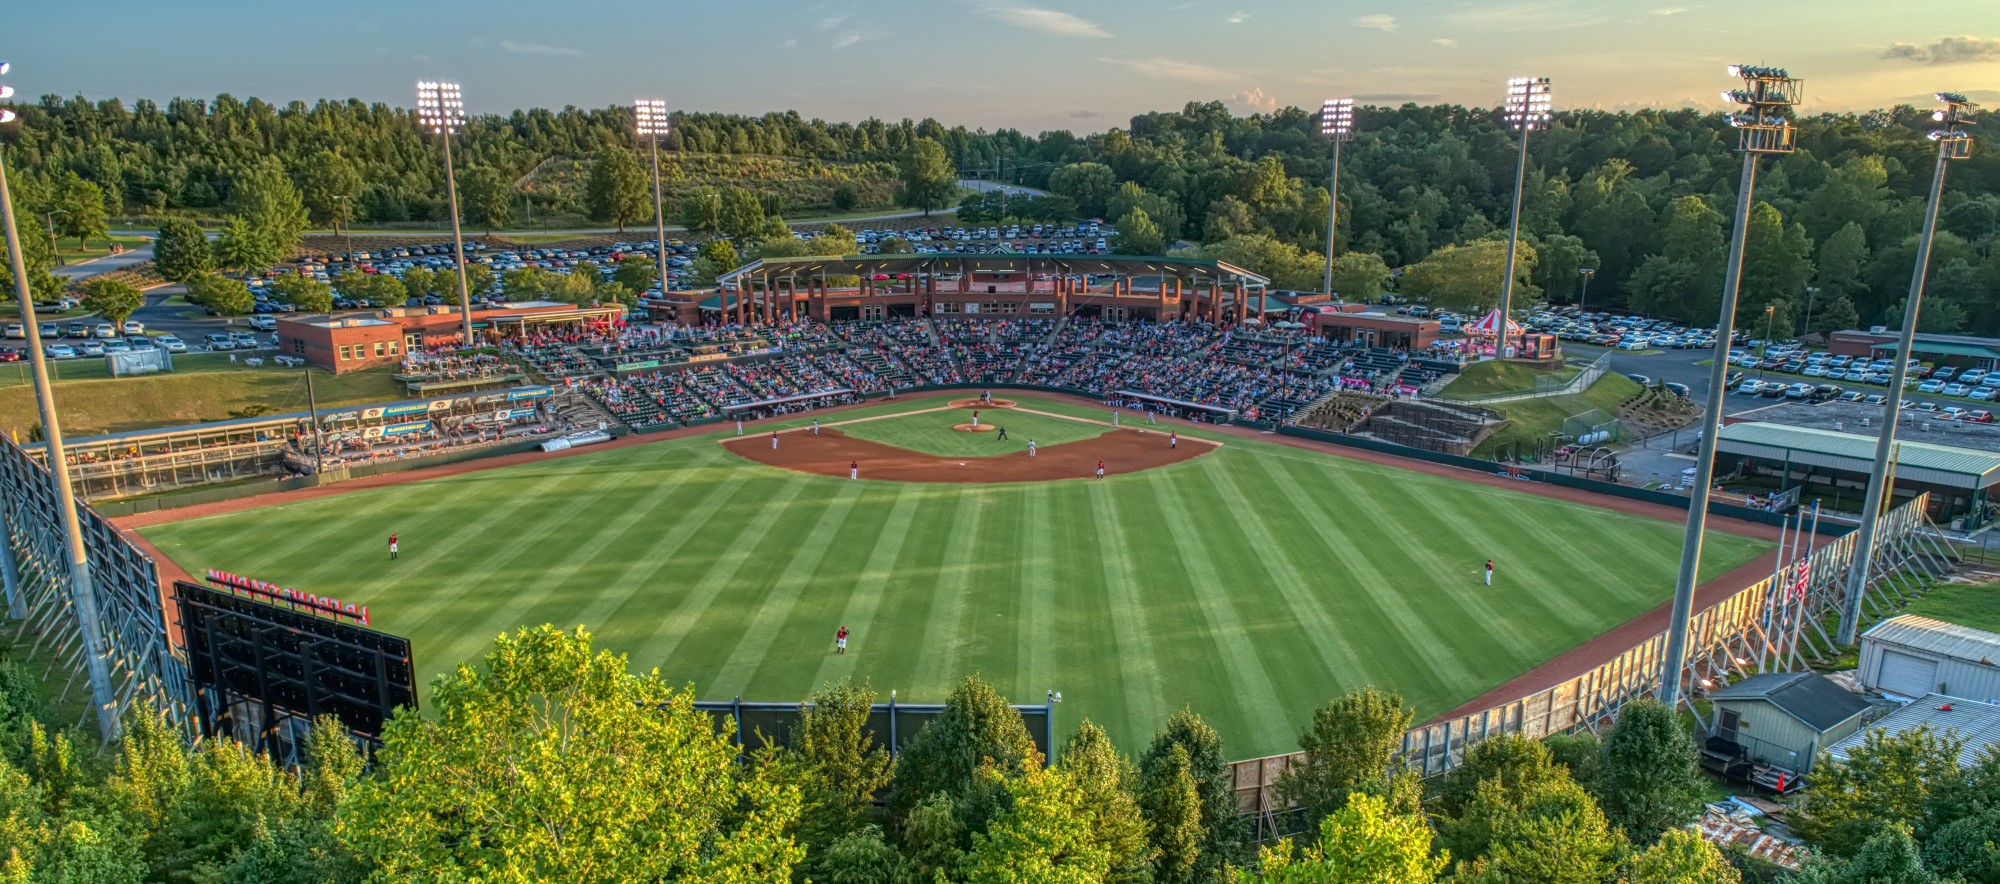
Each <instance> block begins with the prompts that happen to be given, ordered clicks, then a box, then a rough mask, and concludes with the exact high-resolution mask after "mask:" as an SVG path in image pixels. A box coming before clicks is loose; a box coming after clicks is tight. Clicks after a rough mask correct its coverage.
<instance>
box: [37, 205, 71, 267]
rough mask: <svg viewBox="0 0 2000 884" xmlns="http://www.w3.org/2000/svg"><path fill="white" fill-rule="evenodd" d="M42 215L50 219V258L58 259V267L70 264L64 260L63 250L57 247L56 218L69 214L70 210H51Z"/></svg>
mask: <svg viewBox="0 0 2000 884" xmlns="http://www.w3.org/2000/svg"><path fill="white" fill-rule="evenodd" d="M42 214H44V215H47V216H48V218H49V257H51V258H54V259H56V266H57V267H61V266H63V265H65V264H68V263H69V262H68V261H64V260H63V256H62V249H61V248H60V247H59V246H57V245H56V216H57V215H67V214H69V210H68V209H50V210H48V211H46V212H43V213H42Z"/></svg>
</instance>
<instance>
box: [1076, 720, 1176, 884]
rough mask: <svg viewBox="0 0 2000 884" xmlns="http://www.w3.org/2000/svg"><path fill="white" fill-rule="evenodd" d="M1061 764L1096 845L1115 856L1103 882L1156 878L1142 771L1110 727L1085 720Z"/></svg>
mask: <svg viewBox="0 0 2000 884" xmlns="http://www.w3.org/2000/svg"><path fill="white" fill-rule="evenodd" d="M1056 765H1057V767H1058V768H1060V769H1061V770H1062V771H1063V772H1064V773H1065V774H1067V775H1068V777H1069V787H1070V788H1071V789H1072V790H1074V791H1075V792H1076V794H1077V806H1078V809H1079V811H1080V813H1081V814H1082V815H1083V816H1084V817H1085V818H1086V819H1087V820H1088V822H1089V824H1090V836H1089V839H1090V841H1091V843H1092V845H1093V846H1094V848H1095V849H1098V850H1101V851H1102V852H1103V853H1104V855H1105V856H1106V857H1108V858H1109V863H1108V866H1107V868H1106V870H1105V872H1104V875H1103V876H1102V878H1101V880H1102V881H1104V882H1106V884H1145V882H1148V881H1150V880H1152V864H1153V856H1154V854H1153V847H1152V845H1151V843H1149V842H1148V841H1147V827H1146V819H1145V816H1144V815H1143V814H1141V813H1140V811H1139V804H1138V801H1137V799H1136V798H1135V797H1134V794H1133V789H1134V787H1135V786H1136V785H1137V782H1138V780H1137V775H1136V774H1135V772H1134V771H1133V769H1132V764H1131V762H1129V761H1127V760H1125V757H1124V756H1122V755H1119V754H1118V750H1117V749H1115V748H1113V747H1112V745H1111V738H1110V737H1108V736H1106V735H1105V733H1104V729H1103V728H1100V727H1098V726H1097V725H1095V724H1092V723H1091V722H1090V721H1089V720H1088V719H1086V720H1084V722H1083V723H1082V724H1080V725H1078V726H1077V729H1076V733H1074V734H1072V735H1070V738H1069V742H1068V743H1067V744H1065V745H1064V746H1063V751H1062V757H1061V758H1060V759H1059V760H1058V761H1057V762H1056Z"/></svg>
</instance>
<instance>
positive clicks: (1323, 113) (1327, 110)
mask: <svg viewBox="0 0 2000 884" xmlns="http://www.w3.org/2000/svg"><path fill="white" fill-rule="evenodd" d="M1319 133H1320V134H1321V135H1325V136H1326V137H1327V139H1328V140H1330V141H1332V142H1333V172H1332V173H1330V174H1329V175H1327V178H1326V278H1325V281H1324V283H1323V284H1322V285H1321V287H1320V290H1321V291H1323V292H1325V293H1326V294H1328V295H1331V294H1333V228H1334V221H1336V220H1338V219H1339V217H1340V144H1341V142H1343V141H1347V140H1350V139H1352V138H1353V137H1354V99H1352V98H1329V99H1327V100H1326V103H1325V104H1322V105H1320V108H1319Z"/></svg>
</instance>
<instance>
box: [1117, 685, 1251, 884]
mask: <svg viewBox="0 0 2000 884" xmlns="http://www.w3.org/2000/svg"><path fill="white" fill-rule="evenodd" d="M1175 748H1179V749H1180V750H1181V753H1182V754H1184V755H1186V756H1187V759H1188V760H1187V771H1188V776H1189V777H1190V778H1192V779H1193V781H1194V787H1195V794H1196V796H1197V798H1198V799H1199V801H1200V811H1201V816H1200V820H1201V843H1200V853H1199V855H1198V857H1197V858H1196V861H1195V866H1194V869H1195V873H1196V875H1197V877H1198V878H1200V879H1202V880H1207V879H1210V878H1212V877H1213V876H1214V875H1215V874H1217V873H1218V871H1219V870H1221V869H1222V868H1224V867H1226V866H1228V865H1231V864H1237V863H1241V862H1242V861H1243V860H1245V859H1247V858H1248V857H1247V856H1246V853H1247V848H1246V845H1245V842H1244V832H1243V818H1242V815H1241V814H1240V813H1239V811H1238V808H1237V804H1236V790H1235V783H1234V782H1232V781H1231V773H1230V768H1229V761H1228V760H1227V759H1226V758H1225V757H1224V756H1223V754H1222V738H1221V737H1220V736H1217V735H1216V733H1215V729H1214V728H1211V727H1209V726H1208V722H1206V721H1203V720H1201V716H1199V715H1196V714H1195V713H1194V710H1192V709H1187V708H1182V709H1181V710H1180V711H1179V712H1175V713H1174V714H1173V716H1172V717H1170V718H1168V719H1167V726H1166V728H1165V729H1164V730H1162V731H1161V732H1160V734H1159V735H1158V736H1156V737H1154V738H1153V744H1152V746H1151V747H1149V748H1148V749H1147V750H1146V754H1145V756H1144V757H1143V758H1142V759H1141V760H1140V762H1139V771H1140V777H1141V779H1142V780H1145V781H1147V782H1149V783H1151V784H1155V785H1158V784H1160V783H1163V782H1164V783H1171V782H1173V781H1175V780H1176V779H1177V777H1178V775H1177V774H1176V773H1175V768H1176V764H1175V763H1174V762H1173V761H1172V760H1171V759H1172V756H1173V750H1174V749H1175ZM1174 788H1175V789H1177V788H1178V787H1174ZM1148 791H1153V790H1152V789H1150V788H1149V789H1148ZM1147 819H1148V822H1150V823H1151V824H1152V825H1153V827H1154V830H1155V832H1156V833H1157V832H1159V831H1160V830H1162V828H1163V827H1171V826H1175V825H1178V824H1179V823H1178V821H1177V820H1172V819H1168V820H1164V821H1163V820H1162V819H1161V818H1159V817H1156V816H1154V815H1153V814H1151V813H1149V814H1148V816H1147ZM1156 837H1157V836H1156ZM1154 843H1155V844H1156V845H1158V846H1159V847H1160V848H1161V862H1162V863H1165V862H1166V861H1167V858H1168V852H1167V846H1166V845H1165V844H1163V843H1161V842H1160V841H1158V840H1155V842H1154Z"/></svg>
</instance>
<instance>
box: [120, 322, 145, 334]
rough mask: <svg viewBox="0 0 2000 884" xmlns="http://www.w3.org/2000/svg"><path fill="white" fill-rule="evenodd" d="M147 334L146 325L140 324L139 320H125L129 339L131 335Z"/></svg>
mask: <svg viewBox="0 0 2000 884" xmlns="http://www.w3.org/2000/svg"><path fill="white" fill-rule="evenodd" d="M145 333H146V324H145V323H143V322H140V321H139V320H136V319H127V320H125V334H126V335H127V336H128V337H129V336H131V335H143V334H145Z"/></svg>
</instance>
